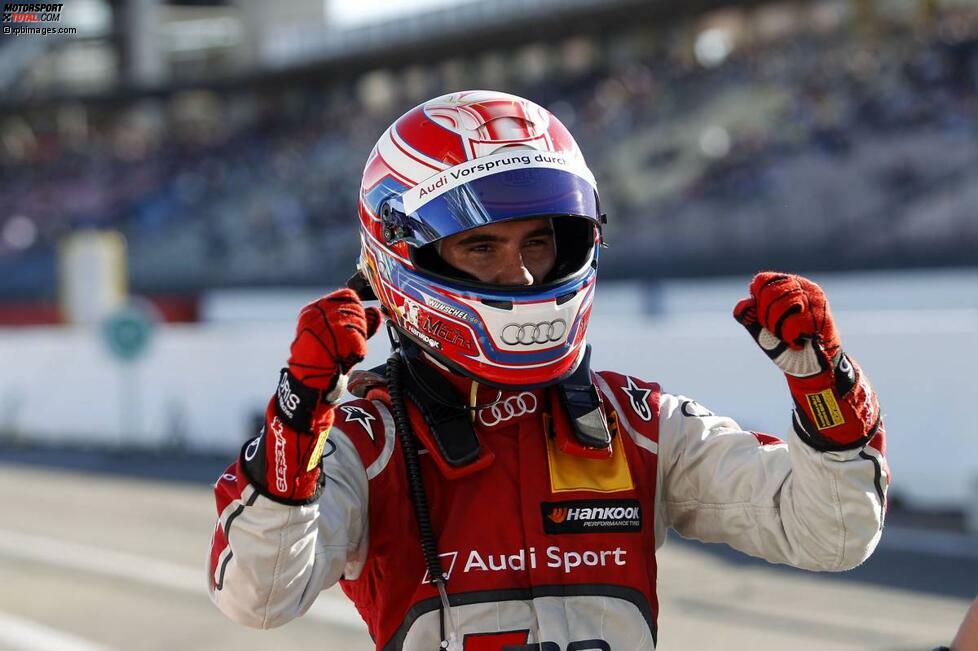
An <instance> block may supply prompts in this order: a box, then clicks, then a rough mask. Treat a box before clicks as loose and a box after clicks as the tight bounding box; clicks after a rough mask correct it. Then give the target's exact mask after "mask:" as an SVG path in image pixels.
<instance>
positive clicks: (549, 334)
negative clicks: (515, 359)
mask: <svg viewBox="0 0 978 651" xmlns="http://www.w3.org/2000/svg"><path fill="white" fill-rule="evenodd" d="M566 334H567V322H566V321H564V320H563V319H557V320H556V321H541V322H540V323H510V324H507V325H506V327H505V328H503V333H502V338H503V343H504V344H509V345H510V346H532V345H534V344H546V343H550V342H553V341H560V340H561V339H563V338H564V335H566Z"/></svg>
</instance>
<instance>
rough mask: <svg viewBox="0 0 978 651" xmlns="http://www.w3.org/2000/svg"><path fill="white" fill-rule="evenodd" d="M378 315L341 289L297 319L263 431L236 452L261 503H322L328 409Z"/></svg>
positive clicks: (340, 392)
mask: <svg viewBox="0 0 978 651" xmlns="http://www.w3.org/2000/svg"><path fill="white" fill-rule="evenodd" d="M380 321H381V317H380V311H379V310H378V309H377V308H375V307H370V308H364V307H363V306H362V305H361V304H360V299H358V298H357V295H356V294H355V293H354V292H353V291H352V290H350V289H340V290H337V291H335V292H333V293H332V294H329V295H327V296H324V297H322V298H320V299H319V300H317V301H314V302H312V303H310V304H308V305H306V306H305V307H304V308H302V311H301V312H299V323H298V325H297V326H296V331H295V339H294V340H293V341H292V346H291V349H290V350H291V354H290V355H289V361H288V368H284V369H282V373H281V376H280V378H279V384H278V390H277V391H276V392H275V395H274V396H272V398H271V400H269V402H268V407H267V408H266V409H265V426H264V427H263V428H262V430H261V432H259V434H258V436H256V437H255V438H254V439H252V440H250V441H248V442H247V443H246V444H245V446H244V447H243V448H242V450H241V457H240V459H239V460H238V464H239V467H240V469H241V470H243V472H244V474H245V476H247V477H248V479H249V480H250V481H251V483H252V484H254V485H255V487H256V488H257V489H258V491H259V492H260V493H261V494H262V495H265V496H266V497H268V498H270V499H273V500H275V501H277V502H281V503H283V504H292V505H300V504H309V503H311V502H313V501H315V500H316V499H318V498H319V494H320V493H321V492H322V487H323V480H324V478H323V477H322V473H321V471H320V462H321V461H322V457H323V451H324V449H325V446H326V440H327V437H328V436H329V429H330V427H332V425H333V407H334V405H335V404H336V402H337V401H339V399H340V397H341V396H342V395H343V391H344V390H345V388H346V378H347V374H348V373H349V372H350V369H351V368H352V367H353V366H354V365H355V364H357V363H359V362H361V361H363V358H364V357H365V356H366V354H367V339H369V338H370V337H372V336H373V335H374V333H375V332H377V328H378V327H379V326H380Z"/></svg>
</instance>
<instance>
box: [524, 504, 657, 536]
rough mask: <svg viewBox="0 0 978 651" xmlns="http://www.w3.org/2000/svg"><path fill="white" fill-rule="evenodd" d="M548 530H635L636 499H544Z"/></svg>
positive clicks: (639, 509)
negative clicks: (552, 500) (554, 500)
mask: <svg viewBox="0 0 978 651" xmlns="http://www.w3.org/2000/svg"><path fill="white" fill-rule="evenodd" d="M540 508H541V510H542V512H543V530H544V531H545V532H547V533H630V532H631V533H634V532H637V531H641V530H642V506H641V504H639V502H638V500H570V501H566V502H543V503H542V504H541V505H540Z"/></svg>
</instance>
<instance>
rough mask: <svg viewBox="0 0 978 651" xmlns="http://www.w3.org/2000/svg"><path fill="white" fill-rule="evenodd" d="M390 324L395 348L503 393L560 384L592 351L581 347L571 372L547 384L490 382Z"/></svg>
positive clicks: (572, 373)
mask: <svg viewBox="0 0 978 651" xmlns="http://www.w3.org/2000/svg"><path fill="white" fill-rule="evenodd" d="M390 324H391V327H392V328H393V329H394V330H395V331H396V332H397V337H398V340H399V341H398V342H397V343H395V344H394V345H395V346H398V345H400V346H401V347H402V348H403V349H405V351H409V352H411V353H412V354H414V355H415V356H417V355H419V354H421V353H423V354H424V355H425V356H426V357H429V358H430V359H431V360H432V361H434V362H436V363H437V364H439V365H440V366H442V367H443V368H445V369H446V370H448V371H450V372H452V373H454V374H455V375H460V376H462V377H466V378H468V379H470V380H472V381H474V382H478V383H479V384H481V385H483V386H487V387H491V388H493V389H500V390H502V391H521V390H523V391H528V390H533V389H542V388H544V387H549V386H553V385H555V384H559V383H560V382H562V381H564V380H565V379H567V378H568V377H570V376H572V375H574V373H575V372H576V371H577V369H578V368H579V367H580V366H581V362H582V360H584V359H585V358H586V356H587V355H588V354H589V353H588V351H590V346H588V345H586V344H585V345H583V346H581V348H580V350H579V351H578V353H577V359H576V360H575V361H574V364H573V365H572V366H571V368H570V370H568V371H567V372H565V373H562V374H561V375H560V376H558V377H555V378H552V379H548V380H546V381H545V382H535V383H526V382H520V381H519V378H518V377H516V378H514V381H513V382H512V383H506V382H499V381H494V380H490V379H487V378H484V377H481V376H479V375H478V374H476V373H475V372H473V371H470V370H468V369H466V368H464V367H462V366H460V365H459V364H457V363H455V362H453V361H452V360H451V359H449V358H447V357H445V356H444V355H442V354H440V353H438V352H437V351H435V350H432V349H431V348H430V347H429V346H425V345H424V342H421V341H418V339H417V338H416V337H415V336H414V335H412V334H411V333H410V332H406V331H404V330H403V329H402V328H401V327H400V326H398V325H396V324H395V323H394V322H393V321H390ZM514 373H515V374H518V373H519V371H518V370H517V371H514Z"/></svg>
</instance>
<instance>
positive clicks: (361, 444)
mask: <svg viewBox="0 0 978 651" xmlns="http://www.w3.org/2000/svg"><path fill="white" fill-rule="evenodd" d="M333 427H334V428H335V429H338V430H339V431H341V432H343V434H345V435H346V437H347V438H349V439H350V441H351V442H352V443H353V445H354V447H356V449H357V453H358V454H359V455H360V460H361V461H362V462H363V466H364V468H369V467H371V466H372V465H373V464H375V463H376V462H377V461H378V459H380V458H381V457H383V456H385V454H386V455H387V456H389V451H388V448H390V447H391V446H393V441H394V423H393V420H392V419H391V415H390V410H389V409H388V408H387V406H386V405H384V404H383V403H382V402H380V401H376V400H364V399H359V400H351V401H349V402H344V403H342V404H340V405H338V406H337V407H336V415H335V418H334V420H333Z"/></svg>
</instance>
